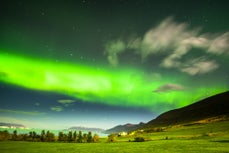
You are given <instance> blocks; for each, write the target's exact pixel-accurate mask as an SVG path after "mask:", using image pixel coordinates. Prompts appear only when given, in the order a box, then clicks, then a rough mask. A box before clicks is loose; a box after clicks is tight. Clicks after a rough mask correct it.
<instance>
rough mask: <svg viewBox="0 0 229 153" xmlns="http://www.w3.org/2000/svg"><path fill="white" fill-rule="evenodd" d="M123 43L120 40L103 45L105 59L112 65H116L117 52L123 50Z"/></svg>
mask: <svg viewBox="0 0 229 153" xmlns="http://www.w3.org/2000/svg"><path fill="white" fill-rule="evenodd" d="M125 48H126V46H125V43H124V42H123V41H121V40H117V41H111V42H109V43H108V44H107V45H106V46H105V53H106V54H107V55H108V56H107V59H108V61H109V63H110V64H111V65H112V66H117V65H118V63H119V61H118V54H120V53H121V52H124V51H125Z"/></svg>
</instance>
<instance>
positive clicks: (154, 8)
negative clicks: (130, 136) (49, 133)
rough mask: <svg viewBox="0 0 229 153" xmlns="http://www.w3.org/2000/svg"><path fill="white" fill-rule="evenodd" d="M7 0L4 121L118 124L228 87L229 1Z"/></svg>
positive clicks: (1, 90) (1, 54)
mask: <svg viewBox="0 0 229 153" xmlns="http://www.w3.org/2000/svg"><path fill="white" fill-rule="evenodd" d="M227 3H228V2H226V1H213V0H203V1H181V0H180V1H178V0H173V1H172V0H167V1H165V0H164V1H163V0H158V1H152V0H108V1H103V0H101V1H96V0H95V1H93V0H82V1H80V0H79V1H78V0H72V1H70V0H65V1H61V0H57V1H52V0H51V1H44V0H39V1H36V0H28V1H20V0H18V1H13V0H8V1H7V0H5V1H4V2H2V3H1V6H0V11H1V16H0V17H1V24H0V33H1V34H0V104H1V105H0V122H10V123H20V124H24V125H26V126H27V127H33V128H48V129H63V128H69V127H71V126H86V127H99V128H104V129H107V128H111V127H113V126H116V125H118V124H125V123H139V122H147V121H149V120H151V119H153V118H155V117H156V116H157V115H159V114H160V113H162V112H164V111H168V110H171V109H176V108H180V107H183V106H186V105H188V104H191V103H193V102H196V101H198V100H200V99H203V98H206V97H209V96H211V95H214V94H217V93H220V92H224V91H227V90H228V89H229V69H228V66H229V16H228V14H229V4H227Z"/></svg>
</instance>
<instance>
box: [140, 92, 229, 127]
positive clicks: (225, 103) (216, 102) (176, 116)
mask: <svg viewBox="0 0 229 153" xmlns="http://www.w3.org/2000/svg"><path fill="white" fill-rule="evenodd" d="M221 115H225V116H229V91H227V92H224V93H220V94H217V95H214V96H211V97H208V98H206V99H203V100H201V101H199V102H196V103H193V104H191V105H188V106H186V107H183V108H179V109H174V110H171V111H168V112H165V113H163V114H161V115H159V116H158V117H157V118H156V119H153V120H151V121H149V122H148V123H147V124H146V125H145V126H144V127H156V126H168V125H175V124H181V123H188V122H193V121H199V120H203V119H207V118H211V117H217V116H221Z"/></svg>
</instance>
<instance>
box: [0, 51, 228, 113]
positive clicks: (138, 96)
mask: <svg viewBox="0 0 229 153" xmlns="http://www.w3.org/2000/svg"><path fill="white" fill-rule="evenodd" d="M0 81H1V82H4V83H8V84H12V85H17V86H20V87H23V88H28V89H33V90H41V91H50V92H56V93H61V94H65V95H68V96H71V97H74V98H77V99H80V100H83V101H85V102H93V103H103V104H107V105H112V106H115V105H116V106H122V107H136V108H137V107H140V108H144V109H147V110H150V111H154V112H162V111H165V110H169V109H174V108H178V107H182V106H185V105H187V104H190V103H193V102H195V101H197V100H199V99H201V98H205V97H207V96H204V93H205V92H206V91H207V92H208V96H210V95H214V94H216V93H220V92H223V91H226V90H227V88H226V87H224V86H223V85H218V86H214V87H212V88H208V89H206V87H197V88H194V89H187V90H182V91H170V92H153V91H154V90H156V89H157V88H158V87H160V86H162V85H164V84H167V83H171V78H163V79H160V80H151V81H149V80H147V79H145V76H144V73H143V71H141V70H138V69H134V68H133V69H131V68H128V69H126V68H119V69H112V68H104V69H103V70H98V69H96V67H92V66H89V65H88V66H86V65H81V64H73V63H56V62H52V61H51V60H50V61H49V60H42V59H35V58H29V57H24V56H18V55H10V54H7V53H0ZM173 83H177V84H184V82H180V80H179V79H178V78H177V80H174V78H173ZM190 90H191V91H190Z"/></svg>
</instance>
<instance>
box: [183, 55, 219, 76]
mask: <svg viewBox="0 0 229 153" xmlns="http://www.w3.org/2000/svg"><path fill="white" fill-rule="evenodd" d="M218 67H219V65H218V64H217V63H216V62H215V61H213V60H206V59H203V58H197V59H193V60H191V61H189V62H188V64H186V66H181V71H182V72H185V73H188V74H190V75H196V74H204V73H208V72H211V71H214V70H215V69H217V68H218Z"/></svg>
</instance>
